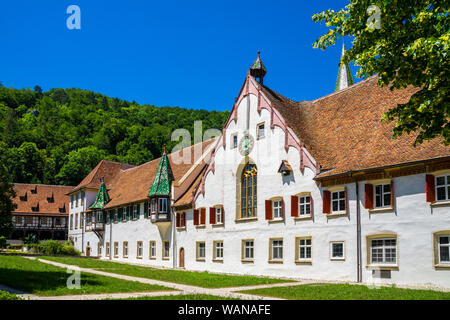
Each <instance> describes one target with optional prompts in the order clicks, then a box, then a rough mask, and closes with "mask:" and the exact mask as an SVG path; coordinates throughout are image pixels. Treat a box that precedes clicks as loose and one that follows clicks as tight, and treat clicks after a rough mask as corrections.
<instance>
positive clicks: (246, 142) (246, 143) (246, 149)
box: [239, 133, 255, 156]
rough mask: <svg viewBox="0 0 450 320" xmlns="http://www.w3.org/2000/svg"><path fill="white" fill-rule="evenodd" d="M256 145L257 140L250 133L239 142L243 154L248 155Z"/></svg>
mask: <svg viewBox="0 0 450 320" xmlns="http://www.w3.org/2000/svg"><path fill="white" fill-rule="evenodd" d="M254 145H255V140H254V139H253V137H252V136H251V135H250V134H248V133H247V134H245V135H244V136H243V137H242V139H241V141H240V142H239V152H240V153H241V154H242V155H243V156H247V155H249V154H250V152H252V150H253V146H254Z"/></svg>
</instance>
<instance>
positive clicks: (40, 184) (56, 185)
mask: <svg viewBox="0 0 450 320" xmlns="http://www.w3.org/2000/svg"><path fill="white" fill-rule="evenodd" d="M13 184H14V185H16V184H19V185H22V186H44V187H65V188H73V186H63V185H60V184H43V183H23V182H13Z"/></svg>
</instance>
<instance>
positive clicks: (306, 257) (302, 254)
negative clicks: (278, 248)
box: [296, 237, 312, 263]
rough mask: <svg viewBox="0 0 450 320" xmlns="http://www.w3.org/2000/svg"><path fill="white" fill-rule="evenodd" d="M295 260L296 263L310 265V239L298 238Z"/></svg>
mask: <svg viewBox="0 0 450 320" xmlns="http://www.w3.org/2000/svg"><path fill="white" fill-rule="evenodd" d="M296 242H297V252H296V260H297V262H300V263H301V262H306V263H310V262H311V261H312V238H311V237H298V238H297V239H296Z"/></svg>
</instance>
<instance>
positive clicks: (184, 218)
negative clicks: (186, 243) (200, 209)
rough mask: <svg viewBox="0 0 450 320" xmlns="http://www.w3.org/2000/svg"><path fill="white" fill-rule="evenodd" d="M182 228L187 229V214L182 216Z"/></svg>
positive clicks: (184, 213)
mask: <svg viewBox="0 0 450 320" xmlns="http://www.w3.org/2000/svg"><path fill="white" fill-rule="evenodd" d="M181 226H182V227H186V212H183V213H182V214H181Z"/></svg>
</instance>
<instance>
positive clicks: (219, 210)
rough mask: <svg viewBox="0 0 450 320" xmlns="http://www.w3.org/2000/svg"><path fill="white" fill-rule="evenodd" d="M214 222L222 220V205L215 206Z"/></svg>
mask: <svg viewBox="0 0 450 320" xmlns="http://www.w3.org/2000/svg"><path fill="white" fill-rule="evenodd" d="M216 223H223V221H222V207H216Z"/></svg>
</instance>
